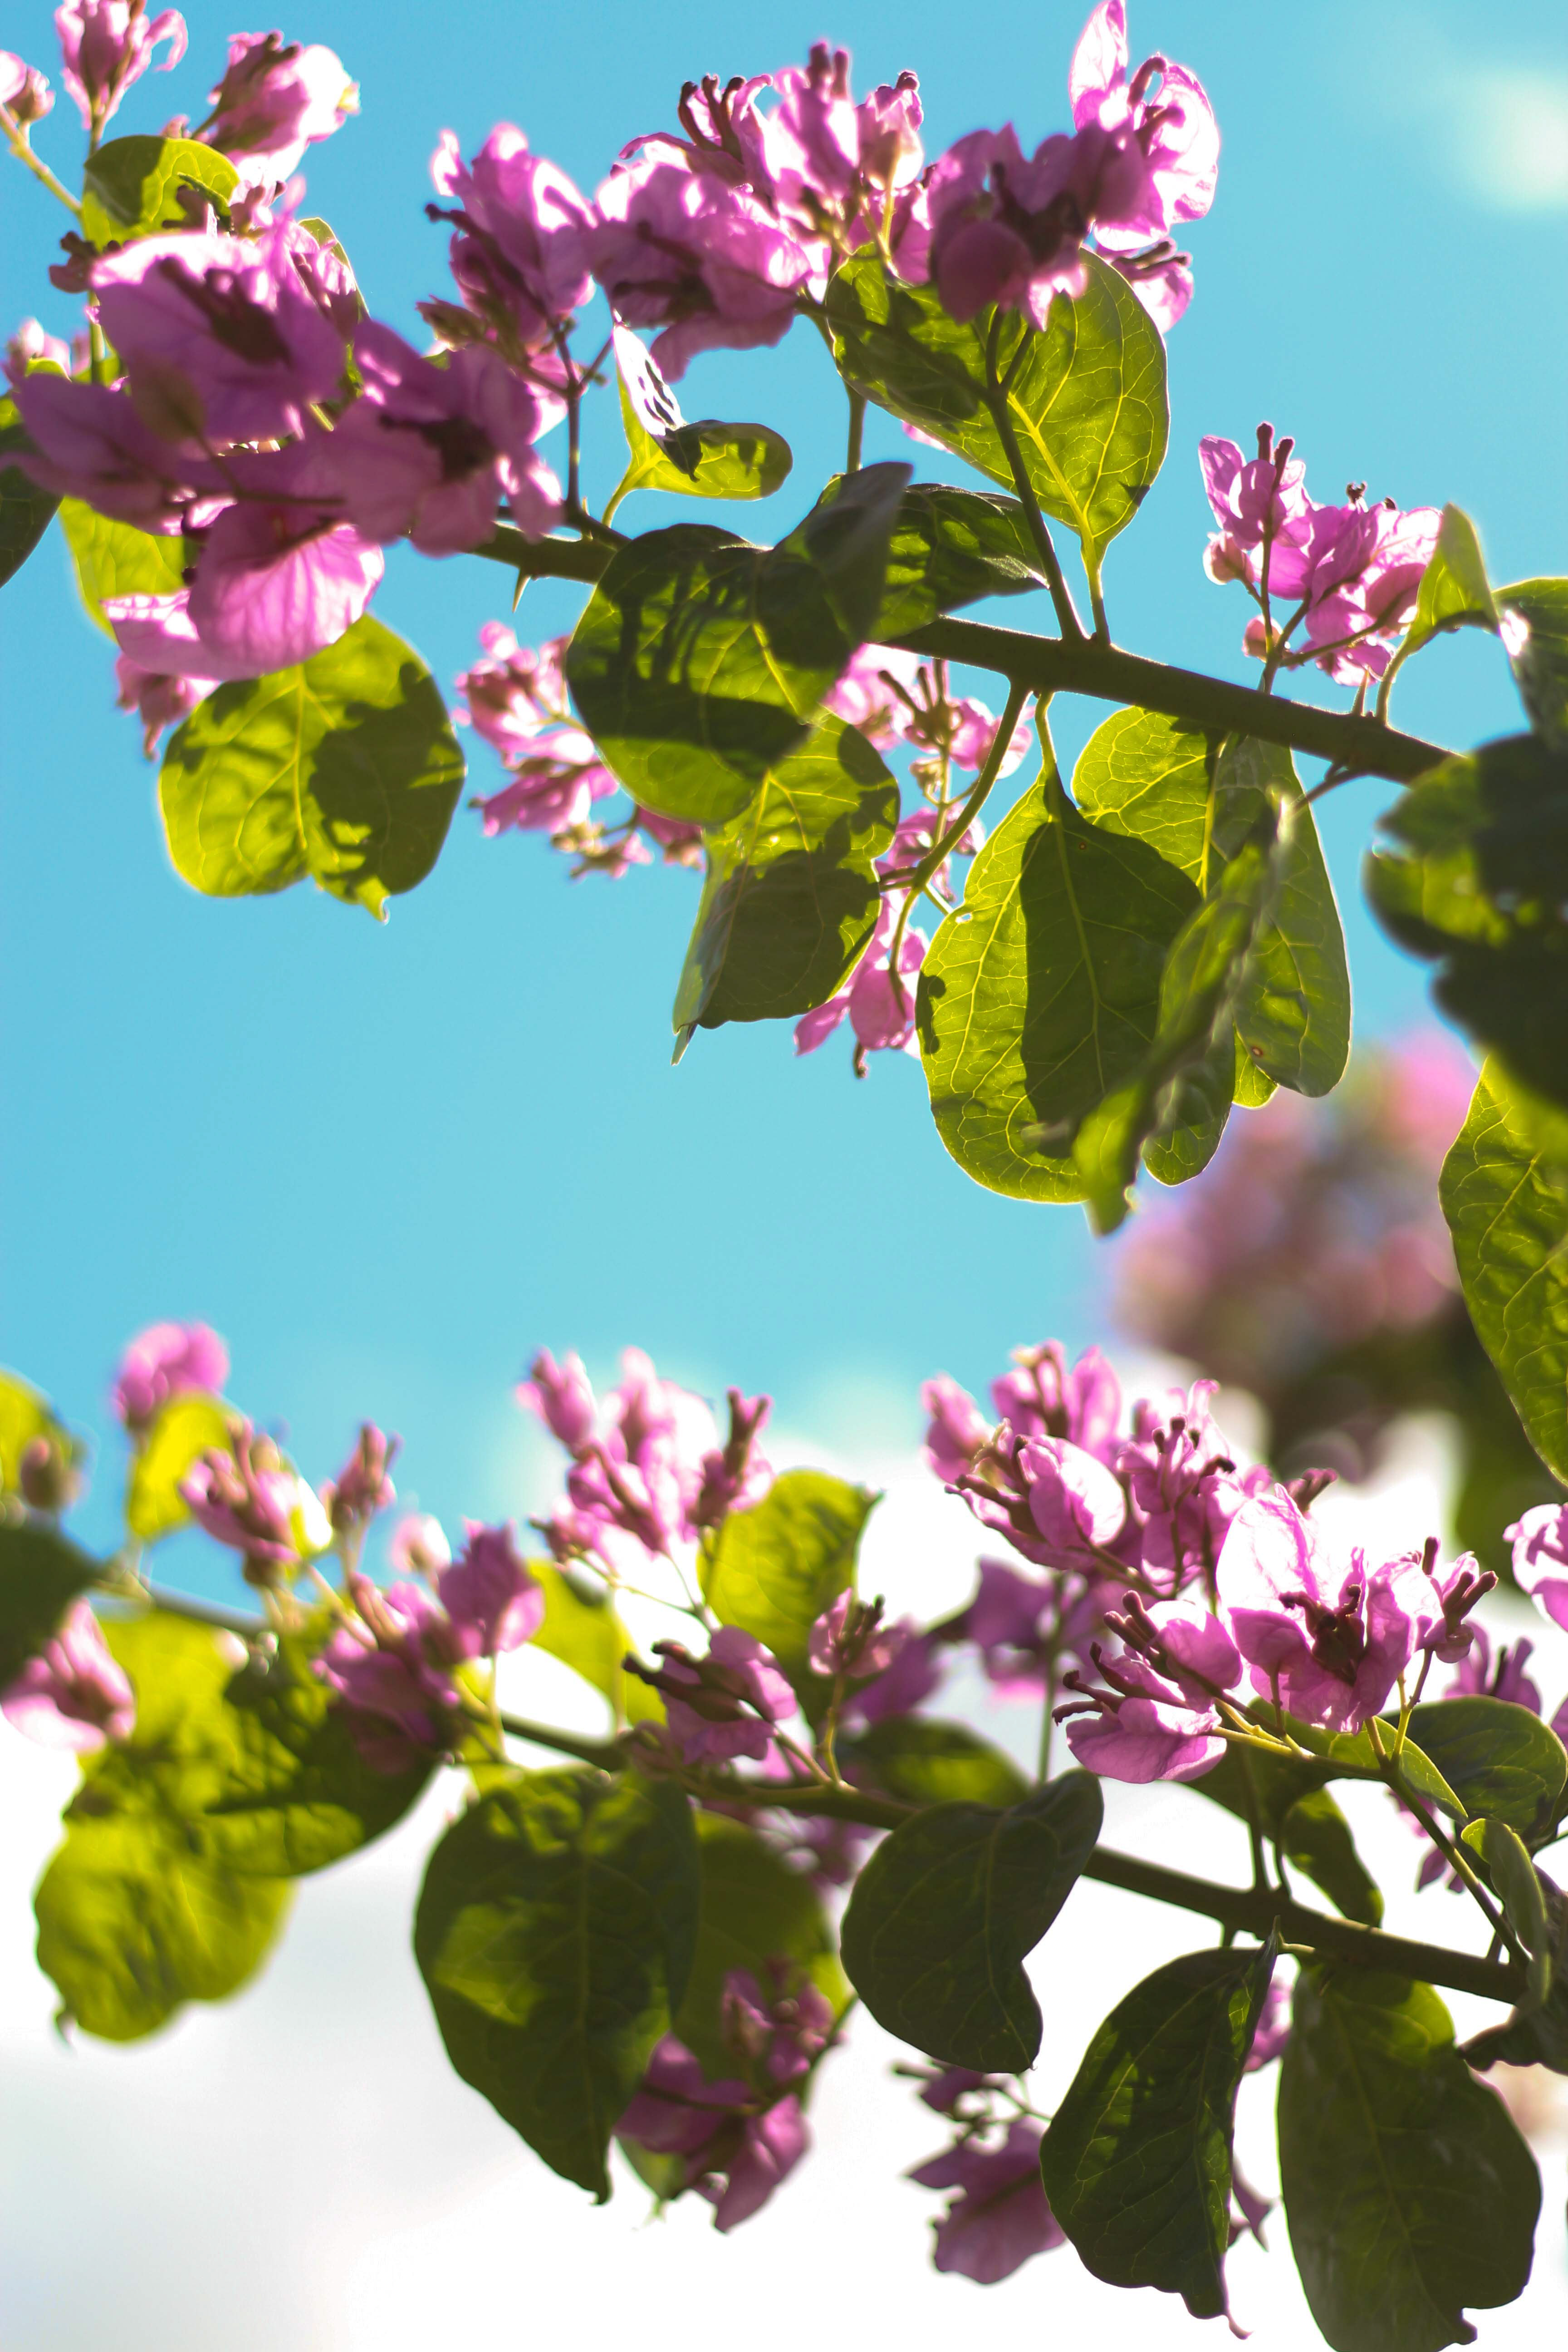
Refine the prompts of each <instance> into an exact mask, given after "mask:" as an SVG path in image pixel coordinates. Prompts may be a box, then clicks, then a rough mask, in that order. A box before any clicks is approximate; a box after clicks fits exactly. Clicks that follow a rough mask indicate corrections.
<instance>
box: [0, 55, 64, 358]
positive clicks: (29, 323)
mask: <svg viewBox="0 0 1568 2352" xmlns="http://www.w3.org/2000/svg"><path fill="white" fill-rule="evenodd" d="M3 56H5V51H4V50H0V57H3ZM0 79H3V68H0ZM4 104H5V100H4V99H0V106H3V105H4ZM35 367H46V368H55V369H58V372H59V373H60V374H61V375H69V373H70V372H71V352H70V345H69V344H68V343H62V342H61V341H60V339H59V337H58V335H51V334H47V333H46V332H45V330H44V327H43V325H42V322H41V321H40V320H37V319H24V320H21V321H20V323H19V324H18V326H17V329H16V333H15V334H14V335H13V336H11V338H10V339H9V341H7V343H6V345H5V381H6V383H8V384H9V385H10V386H11V388H12V390H13V391H15V389H16V386H17V384H19V383H21V382H22V380H23V378H24V377H25V376H26V373H27V371H28V370H29V368H35Z"/></svg>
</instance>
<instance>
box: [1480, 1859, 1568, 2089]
mask: <svg viewBox="0 0 1568 2352" xmlns="http://www.w3.org/2000/svg"><path fill="white" fill-rule="evenodd" d="M1533 1876H1534V1879H1535V1884H1536V1889H1537V1892H1538V1893H1539V1895H1541V1897H1542V1901H1543V1902H1544V1904H1545V1906H1546V1913H1547V1920H1548V1940H1547V1948H1546V1952H1545V1955H1544V1958H1545V1963H1546V1965H1545V1967H1544V1968H1543V1969H1540V1973H1539V1976H1537V1969H1538V1968H1539V1962H1536V1963H1532V1965H1531V1975H1532V1976H1537V1984H1539V1982H1540V1980H1541V1978H1542V1977H1543V1978H1545V1979H1546V1980H1547V1984H1546V1994H1545V1999H1544V2000H1542V1999H1541V1998H1540V1997H1539V1993H1538V1991H1537V1989H1536V1986H1532V1987H1531V1990H1530V1993H1529V1995H1528V1997H1527V1998H1526V1999H1525V2000H1523V2001H1522V2002H1521V2004H1520V2006H1519V2007H1518V2008H1517V2009H1516V2010H1514V2011H1512V2013H1511V2014H1510V2016H1509V2017H1508V2018H1506V2019H1505V2020H1504V2021H1503V2023H1502V2024H1501V2025H1489V2026H1487V2027H1485V2028H1484V2029H1483V2030H1482V2032H1479V2033H1477V2034H1474V2035H1472V2037H1471V2039H1470V2040H1469V2041H1468V2042H1466V2043H1465V2044H1464V2047H1463V2055H1464V2057H1465V2058H1466V2060H1467V2061H1468V2063H1469V2064H1470V2065H1472V2066H1474V2067H1477V2068H1480V2069H1484V2068H1486V2067H1488V2066H1495V2065H1496V2064H1497V2063H1498V2061H1499V2060H1500V2059H1501V2060H1502V2061H1503V2063H1505V2064H1506V2065H1510V2066H1547V2067H1550V2069H1551V2070H1552V2073H1553V2074H1568V1899H1565V1898H1564V1896H1563V1891H1562V1889H1561V1887H1559V1886H1556V1885H1553V1884H1552V1880H1551V1879H1549V1878H1548V1877H1547V1876H1546V1874H1545V1873H1544V1872H1543V1871H1541V1870H1536V1871H1535V1872H1534V1873H1533Z"/></svg>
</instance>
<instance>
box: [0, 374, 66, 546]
mask: <svg viewBox="0 0 1568 2352" xmlns="http://www.w3.org/2000/svg"><path fill="white" fill-rule="evenodd" d="M51 373H55V371H52V370H51ZM30 446H32V445H31V444H30V442H29V441H28V439H27V436H26V432H25V431H24V430H23V426H22V422H21V419H20V417H19V416H18V415H17V414H16V402H15V401H14V400H0V588H3V587H4V586H5V583H6V581H7V580H9V579H10V578H11V576H12V574H13V573H14V572H20V570H21V568H22V566H23V564H24V563H26V561H27V558H28V556H29V555H31V553H32V551H33V550H34V548H35V547H37V543H38V541H39V540H40V539H42V537H43V535H44V533H45V531H46V530H47V529H48V527H49V520H50V518H51V516H52V515H53V513H54V511H55V509H56V508H57V507H58V504H59V499H58V497H57V496H56V494H55V492H54V491H53V490H41V489H39V488H38V486H37V483H36V482H31V481H29V480H28V478H27V477H26V474H24V472H23V471H22V468H21V467H20V466H17V465H13V464H12V463H11V462H10V461H11V460H12V459H13V458H14V457H16V454H17V452H18V451H19V450H22V449H26V448H29V447H30Z"/></svg>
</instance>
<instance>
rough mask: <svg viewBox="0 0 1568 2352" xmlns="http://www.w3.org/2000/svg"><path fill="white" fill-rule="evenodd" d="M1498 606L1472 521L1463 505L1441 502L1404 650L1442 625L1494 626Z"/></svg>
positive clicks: (1418, 647)
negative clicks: (1431, 548)
mask: <svg viewBox="0 0 1568 2352" xmlns="http://www.w3.org/2000/svg"><path fill="white" fill-rule="evenodd" d="M1497 625H1498V611H1497V605H1496V604H1495V603H1494V602H1493V600H1492V592H1491V589H1490V587H1489V584H1488V582H1487V566H1486V559H1485V557H1484V556H1483V555H1482V553H1481V544H1480V541H1479V539H1478V538H1477V537H1476V527H1475V524H1474V523H1473V522H1472V521H1471V520H1470V518H1469V516H1468V514H1466V512H1465V510H1464V509H1463V508H1462V507H1456V506H1446V507H1445V508H1444V509H1443V520H1442V521H1441V523H1440V524H1439V526H1438V530H1437V543H1436V547H1434V549H1433V550H1432V553H1431V556H1430V558H1429V559H1428V562H1427V565H1426V571H1425V572H1423V573H1422V575H1421V585H1420V587H1419V589H1418V590H1417V591H1416V595H1415V615H1414V617H1413V618H1412V620H1411V623H1410V626H1409V628H1408V630H1407V631H1406V632H1405V646H1404V651H1405V654H1406V655H1410V654H1414V653H1419V651H1420V650H1421V647H1422V646H1424V645H1426V642H1427V640H1428V638H1430V637H1435V636H1436V635H1437V633H1438V632H1439V630H1443V629H1459V628H1474V629H1491V630H1494V631H1495V629H1496V628H1497Z"/></svg>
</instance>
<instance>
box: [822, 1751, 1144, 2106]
mask: <svg viewBox="0 0 1568 2352" xmlns="http://www.w3.org/2000/svg"><path fill="white" fill-rule="evenodd" d="M1100 1815H1101V1804H1100V1783H1099V1782H1098V1781H1097V1780H1095V1779H1094V1778H1093V1777H1092V1776H1091V1775H1090V1774H1089V1773H1087V1772H1065V1773H1063V1775H1062V1776H1061V1778H1060V1779H1059V1780H1052V1781H1050V1782H1048V1783H1047V1786H1046V1787H1044V1788H1042V1789H1037V1790H1034V1791H1033V1793H1032V1794H1030V1795H1029V1796H1027V1797H1025V1798H1023V1799H1021V1800H1020V1801H1019V1802H1018V1803H1017V1804H1015V1805H1010V1806H1008V1807H1007V1808H1006V1809H1005V1811H1002V1810H998V1809H997V1808H995V1807H994V1806H990V1805H972V1804H949V1805H933V1806H932V1807H931V1809H930V1810H929V1811H925V1812H922V1813H919V1814H917V1815H916V1816H915V1818H914V1819H913V1820H912V1821H909V1822H905V1823H904V1824H903V1826H902V1827H901V1828H900V1829H896V1830H895V1831H894V1832H893V1833H892V1835H891V1837H889V1838H888V1839H887V1840H886V1841H885V1842H884V1843H882V1844H881V1845H879V1847H878V1848H877V1851H876V1852H875V1853H873V1854H872V1856H871V1858H870V1860H869V1861H868V1863H867V1864H866V1865H865V1868H864V1869H863V1870H862V1871H861V1873H860V1875H859V1877H858V1880H857V1881H856V1884H855V1892H854V1894H853V1895H851V1896H850V1898H849V1908H848V1910H847V1912H846V1913H845V1915H844V1929H843V1955H844V1966H845V1968H846V1969H847V1971H848V1975H849V1980H850V1982H851V1983H852V1984H853V1985H854V1987H855V1990H856V1991H857V1992H858V1994H859V1996H860V1998H861V2000H863V2001H864V2002H865V2004H866V2006H867V2008H868V2010H869V2011H870V2012H871V2014H872V2016H873V2017H874V2018H875V2019H876V2021H877V2022H878V2024H879V2025H881V2026H885V2027H886V2029H887V2031H888V2032H889V2033H896V2034H898V2035H899V2036H900V2039H901V2040H903V2041H905V2042H910V2043H911V2044H912V2045H913V2047H914V2048H915V2049H917V2050H923V2051H924V2052H926V2053H927V2054H928V2055H929V2056H930V2057H932V2058H937V2059H940V2060H942V2062H943V2063H945V2064H948V2065H954V2066H973V2067H975V2068H977V2069H978V2070H979V2072H981V2073H982V2074H992V2073H996V2074H1021V2073H1023V2071H1024V2070H1025V2068H1026V2067H1028V2066H1032V2065H1033V2063H1034V2062H1035V2055H1036V2053H1037V2051H1038V2049H1039V2046H1040V2011H1039V2004H1038V2002H1037V2000H1036V1999H1035V1996H1034V1993H1033V1991H1032V1990H1031V1989H1030V1985H1029V1979H1028V1978H1027V1976H1026V1974H1025V1971H1024V1962H1025V1960H1026V1958H1028V1956H1029V1954H1030V1953H1031V1952H1032V1951H1033V1950H1034V1948H1035V1946H1036V1945H1037V1943H1038V1942H1039V1940H1040V1938H1041V1937H1042V1936H1043V1935H1044V1934H1045V1933H1046V1931H1047V1928H1048V1927H1050V1925H1051V1923H1052V1921H1053V1920H1054V1919H1055V1918H1056V1916H1057V1914H1058V1912H1059V1911H1060V1909H1061V1907H1062V1905H1063V1904H1064V1903H1065V1902H1066V1901H1067V1899H1068V1895H1070V1894H1071V1893H1072V1890H1073V1888H1074V1887H1075V1886H1076V1885H1077V1884H1078V1880H1079V1874H1080V1872H1081V1871H1082V1869H1083V1866H1084V1864H1085V1863H1086V1862H1087V1861H1088V1859H1089V1855H1090V1854H1091V1853H1092V1852H1093V1851H1094V1845H1095V1841H1096V1840H1097V1839H1098V1837H1099V1835H1100Z"/></svg>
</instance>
